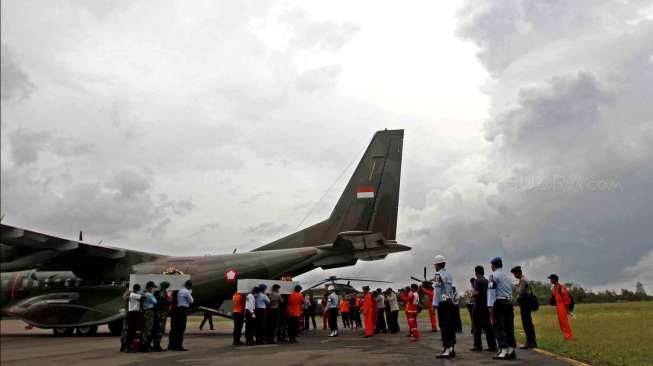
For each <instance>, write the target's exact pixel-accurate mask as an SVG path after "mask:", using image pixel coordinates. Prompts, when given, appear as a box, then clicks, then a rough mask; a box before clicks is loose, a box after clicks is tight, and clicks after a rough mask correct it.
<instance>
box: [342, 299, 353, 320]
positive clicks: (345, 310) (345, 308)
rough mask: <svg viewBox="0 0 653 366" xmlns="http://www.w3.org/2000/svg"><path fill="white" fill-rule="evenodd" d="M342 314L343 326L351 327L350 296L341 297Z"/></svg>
mask: <svg viewBox="0 0 653 366" xmlns="http://www.w3.org/2000/svg"><path fill="white" fill-rule="evenodd" d="M340 316H341V317H342V326H343V327H344V328H351V327H352V326H351V321H350V320H351V319H349V298H347V297H346V296H343V297H342V299H340Z"/></svg>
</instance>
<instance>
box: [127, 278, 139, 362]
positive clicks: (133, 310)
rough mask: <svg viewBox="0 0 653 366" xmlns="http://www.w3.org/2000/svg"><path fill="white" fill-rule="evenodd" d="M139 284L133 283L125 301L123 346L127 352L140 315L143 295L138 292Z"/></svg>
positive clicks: (129, 349)
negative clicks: (124, 336) (125, 317)
mask: <svg viewBox="0 0 653 366" xmlns="http://www.w3.org/2000/svg"><path fill="white" fill-rule="evenodd" d="M140 291H141V285H139V284H134V287H132V292H130V293H129V297H128V300H127V301H128V302H127V337H126V342H125V348H126V351H127V352H131V346H132V342H133V341H134V335H135V334H136V326H137V325H138V320H139V319H140V316H141V303H142V300H143V295H141V294H140Z"/></svg>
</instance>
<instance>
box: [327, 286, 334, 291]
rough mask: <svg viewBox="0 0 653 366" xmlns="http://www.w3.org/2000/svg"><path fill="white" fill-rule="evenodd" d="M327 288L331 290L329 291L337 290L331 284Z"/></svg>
mask: <svg viewBox="0 0 653 366" xmlns="http://www.w3.org/2000/svg"><path fill="white" fill-rule="evenodd" d="M327 290H329V291H335V290H336V288H335V287H333V285H331V286H329V287H328V288H327Z"/></svg>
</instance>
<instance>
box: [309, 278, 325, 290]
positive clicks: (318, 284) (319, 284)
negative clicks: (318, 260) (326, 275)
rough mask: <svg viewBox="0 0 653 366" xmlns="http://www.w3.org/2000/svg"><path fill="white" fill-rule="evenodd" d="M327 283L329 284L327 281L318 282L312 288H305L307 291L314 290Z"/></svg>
mask: <svg viewBox="0 0 653 366" xmlns="http://www.w3.org/2000/svg"><path fill="white" fill-rule="evenodd" d="M327 282H329V280H326V281H320V282H318V283H316V284H314V285H313V286H311V287H309V288H307V290H310V289H313V288H316V287H318V286H321V285H322V284H325V283H327Z"/></svg>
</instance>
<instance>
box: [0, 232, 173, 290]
mask: <svg viewBox="0 0 653 366" xmlns="http://www.w3.org/2000/svg"><path fill="white" fill-rule="evenodd" d="M0 243H2V271H3V272H11V271H21V270H26V269H33V268H38V269H42V270H71V271H73V272H75V274H77V275H81V274H85V275H87V277H89V274H90V277H91V278H92V277H94V276H93V274H98V273H102V272H105V273H112V272H114V271H118V270H119V269H120V270H121V272H124V269H125V268H128V266H131V265H133V264H136V263H142V262H148V261H153V260H156V259H158V258H161V257H164V256H163V255H159V254H153V253H145V252H139V251H135V250H127V249H120V248H112V247H109V246H104V245H96V244H89V243H84V242H82V241H75V240H69V239H63V238H59V237H56V236H52V235H48V234H44V233H39V232H36V231H31V230H26V229H21V228H18V227H14V226H10V225H5V224H0Z"/></svg>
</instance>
